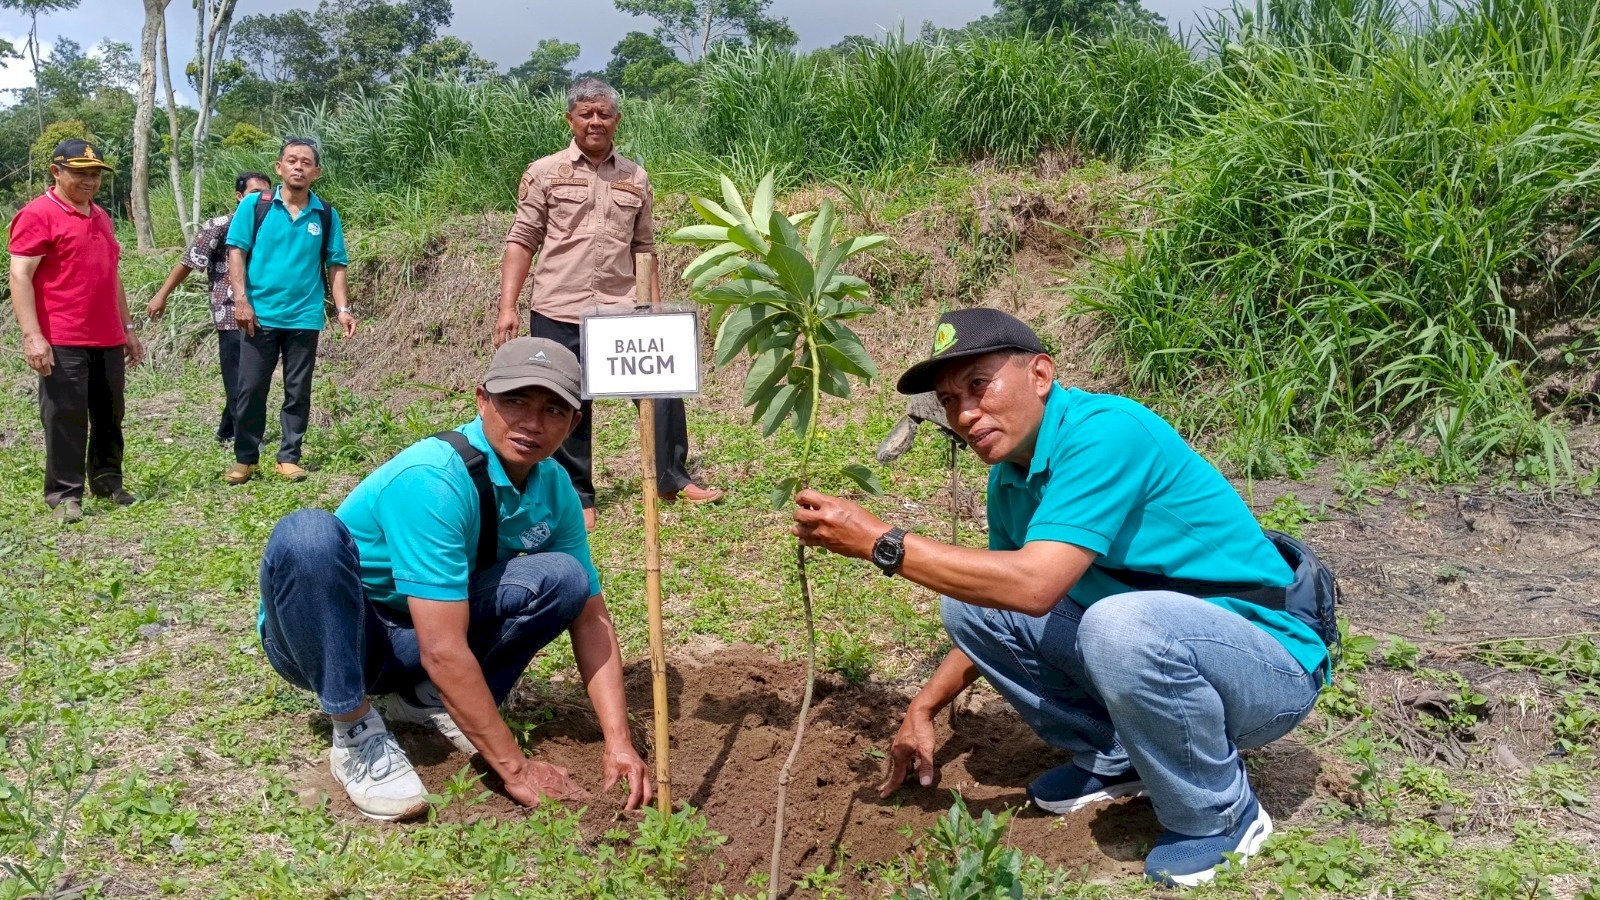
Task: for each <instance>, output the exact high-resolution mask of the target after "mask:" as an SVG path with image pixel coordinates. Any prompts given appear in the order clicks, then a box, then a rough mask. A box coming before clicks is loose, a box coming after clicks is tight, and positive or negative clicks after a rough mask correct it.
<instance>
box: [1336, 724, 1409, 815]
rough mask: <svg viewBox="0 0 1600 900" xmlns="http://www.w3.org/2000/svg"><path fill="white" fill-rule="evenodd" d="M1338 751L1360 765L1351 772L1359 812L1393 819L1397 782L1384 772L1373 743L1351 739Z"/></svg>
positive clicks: (1395, 807) (1364, 739) (1360, 739)
mask: <svg viewBox="0 0 1600 900" xmlns="http://www.w3.org/2000/svg"><path fill="white" fill-rule="evenodd" d="M1340 750H1341V752H1342V753H1343V754H1344V756H1345V758H1347V759H1349V760H1350V761H1351V762H1353V763H1355V764H1356V765H1357V766H1359V767H1360V768H1358V769H1357V770H1356V774H1355V789H1356V792H1357V793H1358V794H1359V795H1360V796H1361V812H1362V814H1363V815H1366V816H1370V817H1374V818H1377V819H1378V820H1380V821H1383V822H1389V821H1391V820H1393V818H1394V813H1395V810H1396V809H1398V808H1399V806H1400V802H1399V797H1398V793H1399V790H1398V785H1396V784H1395V782H1394V781H1393V780H1391V779H1390V778H1389V777H1388V776H1386V775H1384V773H1383V764H1382V762H1381V761H1380V760H1379V759H1378V748H1377V745H1376V744H1375V743H1373V741H1372V739H1371V738H1365V737H1361V738H1351V739H1350V740H1348V741H1345V743H1344V746H1343V747H1342V748H1340Z"/></svg>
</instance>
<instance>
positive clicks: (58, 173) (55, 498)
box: [10, 139, 144, 522]
mask: <svg viewBox="0 0 1600 900" xmlns="http://www.w3.org/2000/svg"><path fill="white" fill-rule="evenodd" d="M111 171H114V170H113V169H112V168H111V166H109V165H107V164H106V161H105V158H104V156H102V155H101V153H100V148H98V147H96V146H94V145H93V144H91V143H89V142H88V141H81V140H76V139H72V140H65V141H62V142H61V143H59V144H57V145H56V149H55V153H53V154H52V155H51V158H50V176H51V178H52V179H53V180H54V182H55V184H54V186H52V187H51V188H50V189H49V190H47V191H45V193H44V195H43V196H41V197H38V198H36V199H34V200H33V202H31V203H29V204H28V205H27V206H24V207H23V208H22V209H21V210H19V211H18V212H17V215H16V217H15V218H13V219H12V220H11V244H10V248H11V306H12V309H14V310H15V311H16V314H17V324H19V325H20V326H21V327H22V355H23V356H24V357H25V358H26V359H27V361H28V366H29V368H31V369H33V370H34V371H35V372H38V373H39V417H40V419H41V420H42V421H43V423H44V457H45V460H44V501H45V503H47V504H49V505H50V507H51V508H53V509H54V510H55V511H56V517H57V518H59V519H61V520H62V521H64V522H76V521H78V520H79V519H81V518H83V488H84V482H85V477H84V476H85V473H86V472H87V475H88V479H87V480H88V484H89V489H90V491H91V492H92V493H93V494H94V495H95V496H97V497H105V498H108V499H110V500H111V501H112V502H114V503H117V504H119V505H122V506H127V505H129V504H131V503H133V502H134V497H133V495H132V494H130V493H128V492H127V491H126V490H124V489H123V486H122V407H123V401H122V394H123V386H124V374H123V366H124V360H126V362H127V363H131V364H133V365H138V363H139V361H140V360H141V359H142V358H143V357H144V348H143V347H141V346H140V345H139V338H138V336H137V335H135V334H134V333H133V330H132V328H133V319H132V318H131V317H130V316H129V315H128V296H127V294H126V293H125V292H124V291H123V288H122V281H121V279H120V278H118V277H117V263H118V262H119V261H120V259H121V256H122V248H121V246H119V245H118V244H117V238H116V235H115V234H114V233H113V232H112V229H111V216H110V215H108V214H107V213H106V211H105V210H104V209H103V208H101V207H99V206H97V205H95V202H94V195H95V193H96V192H98V191H99V190H100V182H101V179H102V178H103V177H104V175H105V173H106V172H111ZM86 461H87V465H85V462H86Z"/></svg>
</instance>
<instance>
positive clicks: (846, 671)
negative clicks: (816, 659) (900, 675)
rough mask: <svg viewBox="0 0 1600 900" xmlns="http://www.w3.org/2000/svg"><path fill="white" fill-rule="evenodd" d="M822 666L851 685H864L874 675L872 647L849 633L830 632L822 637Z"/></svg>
mask: <svg viewBox="0 0 1600 900" xmlns="http://www.w3.org/2000/svg"><path fill="white" fill-rule="evenodd" d="M822 665H823V667H824V668H826V669H827V670H828V671H830V672H838V673H839V674H840V675H841V676H842V677H843V678H844V680H845V681H847V682H849V683H850V684H864V683H866V680H867V679H868V678H869V677H871V675H872V666H873V651H872V645H871V644H868V643H867V642H866V641H864V640H862V639H861V638H859V637H857V636H856V635H854V634H851V633H849V632H845V631H830V632H828V633H826V634H824V635H823V636H822Z"/></svg>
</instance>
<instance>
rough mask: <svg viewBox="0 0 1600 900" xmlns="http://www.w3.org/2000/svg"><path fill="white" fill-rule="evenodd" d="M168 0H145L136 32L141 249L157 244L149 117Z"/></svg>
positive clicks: (136, 188)
mask: <svg viewBox="0 0 1600 900" xmlns="http://www.w3.org/2000/svg"><path fill="white" fill-rule="evenodd" d="M168 2H170V0H144V30H143V31H142V32H141V33H140V35H139V106H138V110H137V111H136V112H135V113H134V116H133V235H134V241H135V242H136V245H137V246H138V248H139V251H140V252H144V251H147V250H150V249H151V248H153V247H155V245H156V232H155V226H154V225H153V223H152V222H151V221H150V119H151V115H152V113H153V111H154V109H155V103H156V51H157V45H158V44H160V43H162V40H163V38H164V37H165V29H164V28H163V23H164V21H165V19H166V15H167V3H168Z"/></svg>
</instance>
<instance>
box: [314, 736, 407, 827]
mask: <svg viewBox="0 0 1600 900" xmlns="http://www.w3.org/2000/svg"><path fill="white" fill-rule="evenodd" d="M328 761H329V763H330V765H331V766H332V768H333V777H334V778H337V779H338V780H339V783H340V784H342V785H344V789H345V792H346V793H348V794H349V795H350V802H352V803H354V804H355V805H356V809H359V810H361V813H362V815H365V816H367V817H368V818H371V819H377V820H378V821H380V822H392V821H394V820H396V819H409V818H411V817H412V816H418V815H421V814H422V812H423V811H424V810H426V809H427V808H428V800H427V791H425V790H423V787H422V779H420V778H418V777H417V770H416V769H413V768H412V767H411V760H409V759H406V754H405V751H404V750H401V749H400V742H399V741H397V740H395V737H394V732H391V731H385V732H383V733H381V734H375V735H373V736H372V737H369V738H367V739H366V740H364V741H362V742H361V743H359V744H356V745H355V746H354V747H340V746H339V745H337V744H335V745H334V747H333V749H332V750H331V751H329V753H328Z"/></svg>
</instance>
